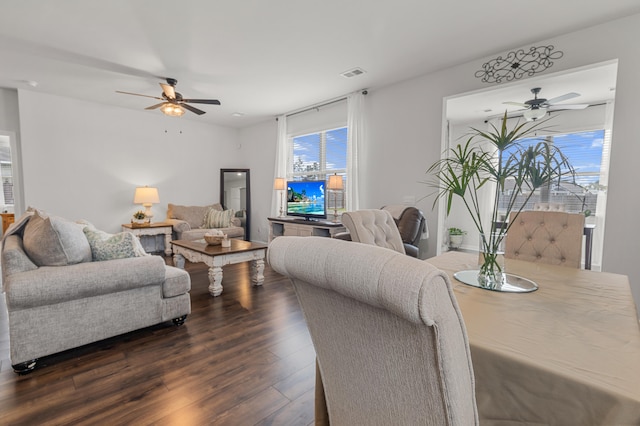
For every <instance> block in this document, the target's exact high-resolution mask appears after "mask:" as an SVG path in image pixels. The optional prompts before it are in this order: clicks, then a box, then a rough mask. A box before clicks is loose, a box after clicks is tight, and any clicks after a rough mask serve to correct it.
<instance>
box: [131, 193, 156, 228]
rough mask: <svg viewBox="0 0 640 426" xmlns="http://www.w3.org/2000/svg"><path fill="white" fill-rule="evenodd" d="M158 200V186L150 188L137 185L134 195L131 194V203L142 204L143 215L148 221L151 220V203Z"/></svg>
mask: <svg viewBox="0 0 640 426" xmlns="http://www.w3.org/2000/svg"><path fill="white" fill-rule="evenodd" d="M159 202H160V197H159V196H158V188H150V187H148V186H139V187H137V188H136V192H135V195H134V196H133V203H134V204H142V207H144V208H145V209H146V210H145V212H144V215H145V217H146V218H147V220H148V221H149V222H151V218H152V217H153V213H152V212H151V206H152V205H153V204H158V203H159Z"/></svg>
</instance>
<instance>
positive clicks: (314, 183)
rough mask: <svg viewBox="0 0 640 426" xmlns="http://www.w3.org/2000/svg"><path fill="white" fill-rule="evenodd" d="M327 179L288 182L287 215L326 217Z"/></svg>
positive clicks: (313, 217)
mask: <svg viewBox="0 0 640 426" xmlns="http://www.w3.org/2000/svg"><path fill="white" fill-rule="evenodd" d="M324 188H325V181H323V180H300V181H289V182H287V215H288V216H302V217H304V218H305V219H325V218H326V217H327V205H326V202H325V197H324Z"/></svg>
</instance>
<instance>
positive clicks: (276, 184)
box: [273, 178, 287, 191]
mask: <svg viewBox="0 0 640 426" xmlns="http://www.w3.org/2000/svg"><path fill="white" fill-rule="evenodd" d="M273 189H275V190H276V191H284V190H285V189H287V182H286V181H285V179H284V178H276V179H275V180H274V181H273Z"/></svg>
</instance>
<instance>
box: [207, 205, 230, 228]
mask: <svg viewBox="0 0 640 426" xmlns="http://www.w3.org/2000/svg"><path fill="white" fill-rule="evenodd" d="M233 213H234V212H233V210H222V211H220V210H217V209H215V208H210V209H209V210H208V211H207V213H206V214H205V216H204V222H203V223H202V227H203V228H205V229H214V228H228V227H229V226H231V219H232V218H233V217H234V216H233Z"/></svg>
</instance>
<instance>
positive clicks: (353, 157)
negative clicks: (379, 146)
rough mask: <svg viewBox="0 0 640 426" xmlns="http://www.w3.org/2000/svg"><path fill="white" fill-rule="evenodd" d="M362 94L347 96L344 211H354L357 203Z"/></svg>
mask: <svg viewBox="0 0 640 426" xmlns="http://www.w3.org/2000/svg"><path fill="white" fill-rule="evenodd" d="M364 96H365V95H364V94H363V93H362V92H361V91H358V92H355V93H352V94H350V95H349V96H347V127H348V129H349V136H348V142H347V188H346V200H345V201H346V209H347V211H355V210H358V209H359V207H360V203H359V196H358V195H359V191H358V188H359V185H358V181H359V176H358V151H359V150H360V147H361V146H362V145H363V143H364V140H365V126H366V120H365V113H364Z"/></svg>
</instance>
